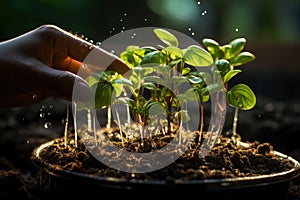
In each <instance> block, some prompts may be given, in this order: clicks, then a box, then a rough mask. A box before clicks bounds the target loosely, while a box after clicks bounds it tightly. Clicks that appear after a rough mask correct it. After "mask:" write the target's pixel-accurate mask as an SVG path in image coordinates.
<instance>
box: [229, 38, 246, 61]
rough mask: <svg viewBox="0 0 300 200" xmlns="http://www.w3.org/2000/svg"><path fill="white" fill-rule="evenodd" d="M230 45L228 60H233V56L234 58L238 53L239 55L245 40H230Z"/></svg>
mask: <svg viewBox="0 0 300 200" xmlns="http://www.w3.org/2000/svg"><path fill="white" fill-rule="evenodd" d="M229 44H230V45H231V47H232V48H231V50H230V57H229V59H230V58H233V57H234V56H236V55H237V54H238V53H240V52H241V51H242V50H243V49H244V46H245V44H246V39H245V38H237V39H234V40H232V41H231V42H230V43H229Z"/></svg>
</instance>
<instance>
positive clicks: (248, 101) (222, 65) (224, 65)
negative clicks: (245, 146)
mask: <svg viewBox="0 0 300 200" xmlns="http://www.w3.org/2000/svg"><path fill="white" fill-rule="evenodd" d="M202 42H203V45H204V46H205V47H206V48H207V50H208V51H209V52H210V54H211V55H212V57H213V58H214V62H215V65H216V67H217V69H218V71H219V72H220V74H221V77H222V79H223V82H224V85H225V89H226V99H227V102H228V104H229V105H230V106H232V107H233V108H235V112H234V119H233V127H232V134H233V135H232V139H233V140H234V141H235V142H238V141H236V139H237V138H238V137H237V133H236V128H237V121H238V111H239V109H241V110H250V109H252V108H253V107H254V106H255V104H256V96H255V94H254V92H253V91H252V90H251V88H250V87H249V86H247V85H246V84H242V83H240V84H236V85H234V86H231V88H229V84H228V82H229V81H230V80H231V79H232V78H233V77H234V76H236V75H237V74H239V73H240V72H241V70H240V69H237V67H238V66H241V65H243V64H246V63H248V62H251V61H253V60H254V59H255V56H254V55H253V54H252V53H250V52H247V51H244V52H243V51H242V50H243V49H244V47H245V44H246V39H245V38H237V39H234V40H232V41H231V42H229V43H228V44H225V45H223V46H221V45H219V43H218V42H216V41H215V40H213V39H209V38H205V39H203V41H202Z"/></svg>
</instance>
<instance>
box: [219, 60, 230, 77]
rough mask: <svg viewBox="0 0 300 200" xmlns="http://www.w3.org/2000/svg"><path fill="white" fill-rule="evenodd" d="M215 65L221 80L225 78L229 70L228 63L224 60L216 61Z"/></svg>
mask: <svg viewBox="0 0 300 200" xmlns="http://www.w3.org/2000/svg"><path fill="white" fill-rule="evenodd" d="M215 64H216V67H217V69H218V70H219V72H220V74H221V76H222V78H223V77H224V76H225V74H227V73H228V72H229V71H230V70H231V65H230V63H229V62H228V61H227V60H225V59H221V60H217V61H216V62H215Z"/></svg>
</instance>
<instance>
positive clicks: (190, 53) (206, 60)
mask: <svg viewBox="0 0 300 200" xmlns="http://www.w3.org/2000/svg"><path fill="white" fill-rule="evenodd" d="M183 58H184V60H185V62H186V63H187V64H189V65H191V66H194V67H207V66H210V65H212V64H213V62H214V60H213V58H212V56H211V55H210V53H209V52H207V51H206V50H205V49H203V48H202V47H200V46H197V45H191V46H189V47H188V48H187V49H186V50H185V52H184V54H183Z"/></svg>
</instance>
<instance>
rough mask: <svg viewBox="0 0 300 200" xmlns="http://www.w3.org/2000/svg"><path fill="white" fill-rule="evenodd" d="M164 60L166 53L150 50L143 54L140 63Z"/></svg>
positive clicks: (161, 61)
mask: <svg viewBox="0 0 300 200" xmlns="http://www.w3.org/2000/svg"><path fill="white" fill-rule="evenodd" d="M165 62H166V55H165V54H164V53H162V52H160V51H152V52H149V53H147V54H146V55H145V57H144V58H143V59H142V61H141V63H140V64H141V65H144V64H152V63H158V64H163V63H165Z"/></svg>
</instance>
